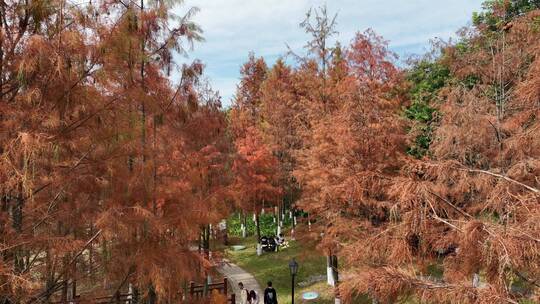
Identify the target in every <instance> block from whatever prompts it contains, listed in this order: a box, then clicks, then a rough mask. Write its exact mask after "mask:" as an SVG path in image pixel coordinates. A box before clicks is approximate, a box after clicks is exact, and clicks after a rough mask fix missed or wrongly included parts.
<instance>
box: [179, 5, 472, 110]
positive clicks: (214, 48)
mask: <svg viewBox="0 0 540 304" xmlns="http://www.w3.org/2000/svg"><path fill="white" fill-rule="evenodd" d="M324 3H326V4H327V6H328V10H329V12H330V13H337V14H338V19H337V20H338V24H337V30H338V31H339V36H338V38H337V39H338V40H339V41H341V42H342V44H348V43H349V42H350V41H351V39H352V38H353V36H354V34H355V33H356V32H357V31H363V30H365V29H366V28H372V29H374V30H375V31H376V32H377V33H378V34H380V35H382V36H384V37H385V38H386V39H387V40H389V41H390V47H391V48H392V49H393V50H394V51H395V52H397V53H398V54H399V55H400V56H401V57H402V58H403V57H406V56H408V55H411V54H419V53H422V52H424V51H426V50H427V49H429V40H430V39H431V38H434V37H439V38H443V39H448V38H450V37H452V36H454V35H455V34H454V33H455V32H456V31H457V30H458V29H459V28H460V27H462V26H465V25H467V24H468V23H469V22H470V19H471V14H472V12H473V11H478V10H479V9H480V6H481V3H482V0H327V1H323V0H185V5H184V7H182V8H179V9H178V13H180V14H181V13H182V12H183V11H185V9H186V7H190V6H197V7H198V8H200V12H199V13H198V14H197V16H196V17H195V18H194V20H195V21H196V22H197V23H199V25H201V27H202V28H203V30H204V37H205V39H206V41H205V42H204V43H201V44H197V45H196V46H195V50H194V51H193V52H192V53H191V54H190V55H189V58H177V60H178V61H179V62H184V61H188V60H192V59H195V58H198V59H201V60H202V61H203V62H204V63H205V64H206V73H207V75H208V76H209V78H210V80H211V83H212V85H213V87H214V88H215V89H217V90H219V91H220V93H221V95H222V96H223V103H224V104H225V105H229V104H230V99H231V98H232V95H233V94H234V91H235V89H236V84H237V83H238V78H239V69H240V66H241V65H242V63H243V62H245V61H246V59H247V56H248V54H249V52H250V51H253V52H254V53H255V55H257V56H264V57H265V59H266V60H267V62H268V63H269V64H271V63H273V62H274V61H275V60H276V59H277V58H278V57H279V56H281V55H283V54H284V53H285V52H286V45H285V44H288V45H289V46H291V47H292V48H293V49H295V50H298V51H299V52H301V51H302V46H303V45H304V44H305V41H306V40H307V39H308V36H307V35H306V34H305V33H304V32H303V30H302V29H300V28H299V27H298V24H299V23H300V22H301V21H302V20H303V18H304V16H305V12H306V11H307V10H308V9H309V8H310V7H317V6H320V5H323V4H324Z"/></svg>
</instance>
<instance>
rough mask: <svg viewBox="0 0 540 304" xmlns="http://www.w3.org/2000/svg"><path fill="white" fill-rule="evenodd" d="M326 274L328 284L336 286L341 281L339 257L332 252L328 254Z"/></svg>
mask: <svg viewBox="0 0 540 304" xmlns="http://www.w3.org/2000/svg"><path fill="white" fill-rule="evenodd" d="M326 275H327V283H328V285H330V286H336V285H337V283H338V281H339V278H338V275H339V274H338V259H337V256H336V255H333V254H332V253H330V254H329V255H328V256H326Z"/></svg>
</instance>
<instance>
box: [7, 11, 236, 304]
mask: <svg viewBox="0 0 540 304" xmlns="http://www.w3.org/2000/svg"><path fill="white" fill-rule="evenodd" d="M172 3H173V2H170V1H158V2H147V1H141V2H140V3H139V4H137V5H135V3H134V2H132V1H128V2H126V3H124V2H121V1H120V2H118V1H93V2H88V3H84V4H73V3H71V2H69V1H31V2H28V1H26V2H25V1H10V2H9V3H3V4H2V5H1V7H2V16H3V18H2V19H3V20H2V23H1V26H2V45H1V47H2V52H1V54H0V57H1V62H0V87H1V91H0V93H1V94H2V99H1V102H0V118H1V119H0V130H1V131H0V198H1V210H0V256H1V259H0V299H1V300H2V301H5V300H7V301H8V302H11V303H20V302H22V301H25V302H26V301H27V302H29V303H33V302H35V301H40V302H41V301H45V300H47V299H58V298H59V297H60V296H61V294H62V293H64V294H65V293H66V291H67V287H68V285H69V288H70V289H71V287H72V286H73V285H74V284H73V283H74V282H75V281H77V285H78V290H79V293H81V291H82V293H83V294H84V297H85V298H84V299H81V300H83V301H84V300H88V299H90V298H92V297H95V296H98V295H105V294H109V295H110V294H112V293H114V292H115V291H116V290H122V291H125V290H127V287H128V285H131V286H132V287H133V288H134V289H138V292H139V294H140V295H141V296H145V297H146V296H149V299H153V295H157V296H158V297H157V299H158V300H163V301H165V300H168V301H170V300H173V299H175V298H176V297H178V296H179V294H178V292H180V291H181V290H182V283H183V282H186V281H188V280H190V279H193V278H195V277H196V276H198V275H199V274H200V272H201V271H200V270H201V269H202V268H200V267H201V265H202V267H204V266H205V265H206V263H207V261H204V260H203V259H202V258H201V257H200V256H199V255H198V254H196V252H193V251H191V250H190V242H191V241H193V240H196V239H197V238H198V235H199V232H200V227H201V225H207V224H211V223H217V222H218V221H219V220H221V219H222V218H223V217H224V216H225V214H226V212H227V208H226V206H225V205H224V204H223V198H224V197H225V195H226V194H227V193H226V191H225V190H226V186H227V184H228V175H227V174H225V173H224V172H225V165H226V164H227V162H228V149H229V145H228V144H227V138H226V137H225V136H224V134H225V133H224V132H225V130H226V126H225V123H226V120H225V116H224V113H223V112H222V111H221V109H220V103H219V100H216V99H215V97H214V98H210V99H208V98H206V99H204V98H203V96H201V94H203V93H204V92H202V91H201V90H200V88H199V87H198V82H199V78H200V77H201V75H202V70H203V65H202V64H201V63H199V62H194V63H193V64H192V65H186V66H184V67H181V69H180V72H181V80H180V84H179V86H178V88H174V86H173V84H172V83H171V82H170V81H169V80H168V79H167V77H166V76H167V74H168V73H169V71H170V69H171V68H172V67H174V65H173V62H172V61H171V58H172V53H173V52H175V51H176V52H184V51H185V46H186V45H189V44H190V43H192V42H193V41H195V40H198V39H199V38H200V36H199V34H200V30H199V28H198V27H197V25H195V24H193V23H192V22H191V21H190V20H189V19H190V16H191V15H192V14H193V13H194V12H195V10H194V9H191V10H189V12H188V14H187V15H186V17H185V18H182V19H179V20H180V22H177V23H174V24H172V23H171V19H170V18H169V17H170V14H169V13H170V9H171V8H172V7H171V6H170V5H171V4H172Z"/></svg>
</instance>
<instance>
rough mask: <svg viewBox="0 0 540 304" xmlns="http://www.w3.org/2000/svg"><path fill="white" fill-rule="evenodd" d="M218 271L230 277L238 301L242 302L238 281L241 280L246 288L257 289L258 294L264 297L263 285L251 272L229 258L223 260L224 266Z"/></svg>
mask: <svg viewBox="0 0 540 304" xmlns="http://www.w3.org/2000/svg"><path fill="white" fill-rule="evenodd" d="M218 271H219V272H221V274H223V275H224V276H226V277H227V278H228V279H229V282H230V284H231V287H232V292H233V293H234V294H235V295H236V303H240V302H239V300H240V289H239V288H238V283H240V282H242V283H243V284H244V288H245V289H247V290H255V292H256V293H257V295H259V298H261V299H262V289H261V286H260V285H259V283H258V282H257V280H255V278H254V277H253V276H252V275H251V274H250V273H249V272H246V271H245V270H244V269H242V268H240V267H238V266H236V265H235V264H233V263H230V262H229V261H227V260H224V261H223V266H222V267H220V268H219V269H218ZM260 303H262V302H260Z"/></svg>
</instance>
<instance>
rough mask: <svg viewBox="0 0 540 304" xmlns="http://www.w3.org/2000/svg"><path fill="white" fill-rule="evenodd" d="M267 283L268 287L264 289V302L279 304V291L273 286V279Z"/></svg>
mask: <svg viewBox="0 0 540 304" xmlns="http://www.w3.org/2000/svg"><path fill="white" fill-rule="evenodd" d="M266 285H267V286H268V287H266V289H265V290H264V304H278V301H277V292H276V290H275V289H274V287H272V281H268V283H267V284H266Z"/></svg>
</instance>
